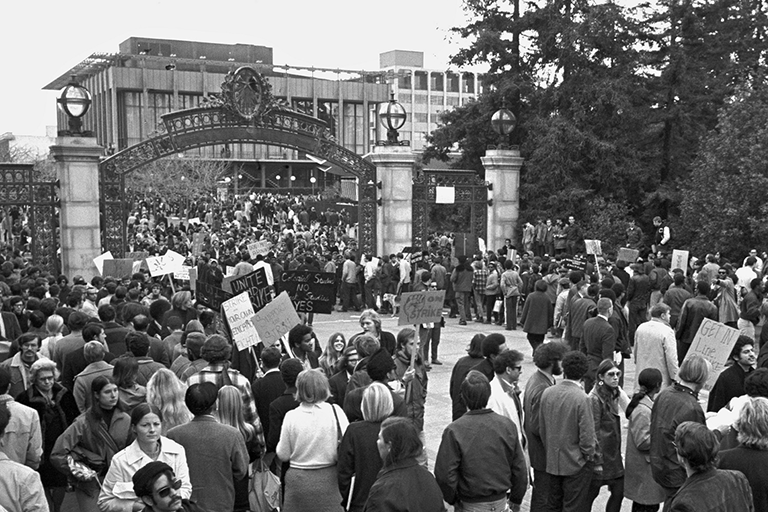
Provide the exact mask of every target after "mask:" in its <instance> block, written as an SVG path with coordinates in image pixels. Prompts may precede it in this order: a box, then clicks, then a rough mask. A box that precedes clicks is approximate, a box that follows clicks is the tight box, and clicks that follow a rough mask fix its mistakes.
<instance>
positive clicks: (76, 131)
mask: <svg viewBox="0 0 768 512" xmlns="http://www.w3.org/2000/svg"><path fill="white" fill-rule="evenodd" d="M56 103H58V106H59V110H61V111H62V112H63V113H64V114H66V116H67V119H68V125H69V130H62V131H60V132H59V135H64V136H70V137H90V136H92V134H91V133H90V132H84V131H83V120H82V118H83V116H84V115H85V114H86V112H88V109H89V108H90V107H91V93H90V92H89V91H88V89H86V88H85V87H83V86H82V85H80V84H78V83H77V82H76V81H75V77H74V76H73V77H72V80H71V81H70V82H69V84H67V86H66V87H64V88H63V89H62V90H61V95H60V96H59V98H58V99H57V100H56Z"/></svg>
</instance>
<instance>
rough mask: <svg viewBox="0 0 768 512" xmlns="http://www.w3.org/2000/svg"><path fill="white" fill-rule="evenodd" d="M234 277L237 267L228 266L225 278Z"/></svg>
mask: <svg viewBox="0 0 768 512" xmlns="http://www.w3.org/2000/svg"><path fill="white" fill-rule="evenodd" d="M234 275H235V267H230V266H229V265H227V268H226V270H225V272H224V276H225V277H229V276H234Z"/></svg>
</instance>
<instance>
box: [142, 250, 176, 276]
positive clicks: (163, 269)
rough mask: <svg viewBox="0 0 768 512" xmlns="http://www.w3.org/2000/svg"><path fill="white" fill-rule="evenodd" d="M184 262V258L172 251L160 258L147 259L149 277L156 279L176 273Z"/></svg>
mask: <svg viewBox="0 0 768 512" xmlns="http://www.w3.org/2000/svg"><path fill="white" fill-rule="evenodd" d="M184 260H185V258H184V256H182V255H181V254H179V253H177V252H174V251H168V252H166V253H165V254H164V255H162V256H154V257H151V258H147V266H148V267H149V275H151V276H152V277H158V276H164V275H166V274H172V273H173V272H178V270H179V268H181V266H182V265H183V264H184Z"/></svg>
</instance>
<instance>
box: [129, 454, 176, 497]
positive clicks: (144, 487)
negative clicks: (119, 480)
mask: <svg viewBox="0 0 768 512" xmlns="http://www.w3.org/2000/svg"><path fill="white" fill-rule="evenodd" d="M169 471H170V472H171V473H173V469H171V466H169V465H168V464H166V463H165V462H160V461H152V462H150V463H149V464H147V465H146V466H144V467H142V468H140V469H139V470H138V471H137V472H136V473H134V475H133V478H132V480H133V492H135V493H136V496H139V497H141V496H149V495H150V494H152V488H151V486H152V483H153V482H154V480H155V478H157V476H158V475H160V474H162V473H165V472H169Z"/></svg>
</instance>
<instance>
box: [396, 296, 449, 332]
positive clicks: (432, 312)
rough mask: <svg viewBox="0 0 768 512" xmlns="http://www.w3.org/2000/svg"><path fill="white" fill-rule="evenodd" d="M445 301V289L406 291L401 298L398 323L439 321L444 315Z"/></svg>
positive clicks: (412, 323) (414, 323)
mask: <svg viewBox="0 0 768 512" xmlns="http://www.w3.org/2000/svg"><path fill="white" fill-rule="evenodd" d="M444 301H445V290H440V291H437V292H413V293H404V294H403V296H402V298H401V299H400V319H399V320H398V322H397V325H417V324H424V323H428V322H439V321H440V320H441V319H442V317H443V302H444Z"/></svg>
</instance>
